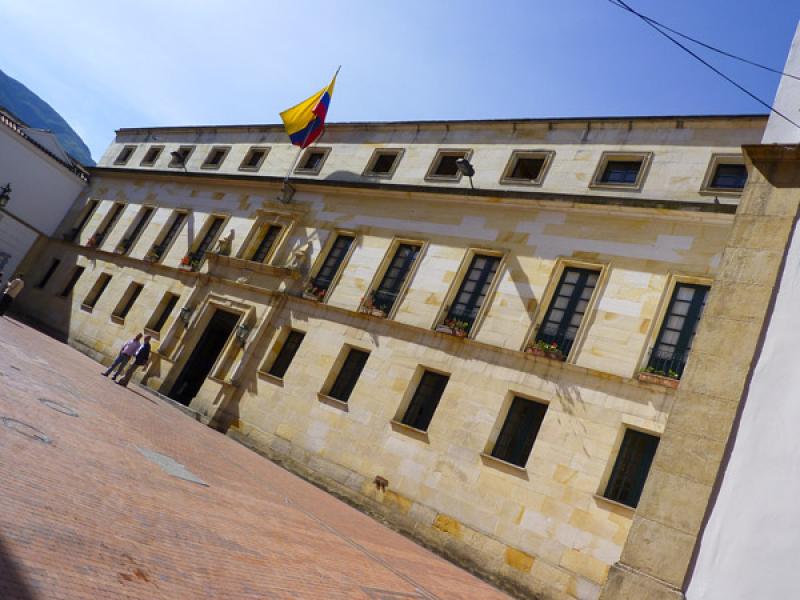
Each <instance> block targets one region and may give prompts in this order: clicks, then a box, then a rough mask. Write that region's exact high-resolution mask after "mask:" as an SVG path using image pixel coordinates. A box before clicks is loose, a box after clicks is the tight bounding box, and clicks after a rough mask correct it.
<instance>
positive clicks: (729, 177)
mask: <svg viewBox="0 0 800 600" xmlns="http://www.w3.org/2000/svg"><path fill="white" fill-rule="evenodd" d="M746 183H747V167H745V166H744V165H717V168H716V170H715V171H714V178H713V179H712V180H711V187H712V188H720V189H725V190H741V189H743V188H744V185H745V184H746Z"/></svg>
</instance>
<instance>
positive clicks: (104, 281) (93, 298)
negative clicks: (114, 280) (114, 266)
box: [82, 273, 111, 308]
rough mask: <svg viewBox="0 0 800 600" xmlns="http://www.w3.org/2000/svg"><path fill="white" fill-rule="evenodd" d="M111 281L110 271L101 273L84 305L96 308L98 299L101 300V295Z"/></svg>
mask: <svg viewBox="0 0 800 600" xmlns="http://www.w3.org/2000/svg"><path fill="white" fill-rule="evenodd" d="M110 281H111V275H109V274H108V273H101V274H100V277H98V278H97V281H95V282H94V285H93V286H92V289H91V290H89V293H88V294H87V295H86V298H84V299H83V302H82V305H83V306H86V307H89V308H94V307H95V305H96V304H97V301H98V300H100V296H102V295H103V292H105V291H106V288H107V287H108V283H109V282H110Z"/></svg>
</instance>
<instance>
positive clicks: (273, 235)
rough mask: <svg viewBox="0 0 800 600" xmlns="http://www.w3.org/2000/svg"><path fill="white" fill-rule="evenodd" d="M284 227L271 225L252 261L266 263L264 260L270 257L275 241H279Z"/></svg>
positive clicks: (251, 258)
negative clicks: (279, 235)
mask: <svg viewBox="0 0 800 600" xmlns="http://www.w3.org/2000/svg"><path fill="white" fill-rule="evenodd" d="M281 229H282V227H281V226H280V225H270V226H269V228H268V229H267V230H266V231H265V232H264V237H262V238H261V241H260V242H259V243H258V247H257V248H256V249H255V252H253V256H251V257H250V260H252V261H255V262H264V260H265V259H266V258H267V256H269V253H270V251H271V250H272V246H273V245H274V244H275V240H277V239H278V234H280V232H281Z"/></svg>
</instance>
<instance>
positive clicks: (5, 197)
mask: <svg viewBox="0 0 800 600" xmlns="http://www.w3.org/2000/svg"><path fill="white" fill-rule="evenodd" d="M9 200H11V184H10V183H7V184H5V185H4V186H3V187H2V188H0V208H5V207H6V204H8V201H9Z"/></svg>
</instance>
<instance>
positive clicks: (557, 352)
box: [532, 328, 575, 360]
mask: <svg viewBox="0 0 800 600" xmlns="http://www.w3.org/2000/svg"><path fill="white" fill-rule="evenodd" d="M574 343H575V338H574V337H573V336H572V335H570V334H569V333H560V334H558V333H556V334H550V333H547V332H546V331H545V330H544V328H542V329H540V330H539V333H537V334H536V338H535V339H534V343H533V345H532V346H539V347H542V348H545V347H547V348H548V349H547V350H546V354H547V356H548V357H549V358H554V359H557V360H567V356H569V353H570V351H571V350H572V345H573V344H574Z"/></svg>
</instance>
